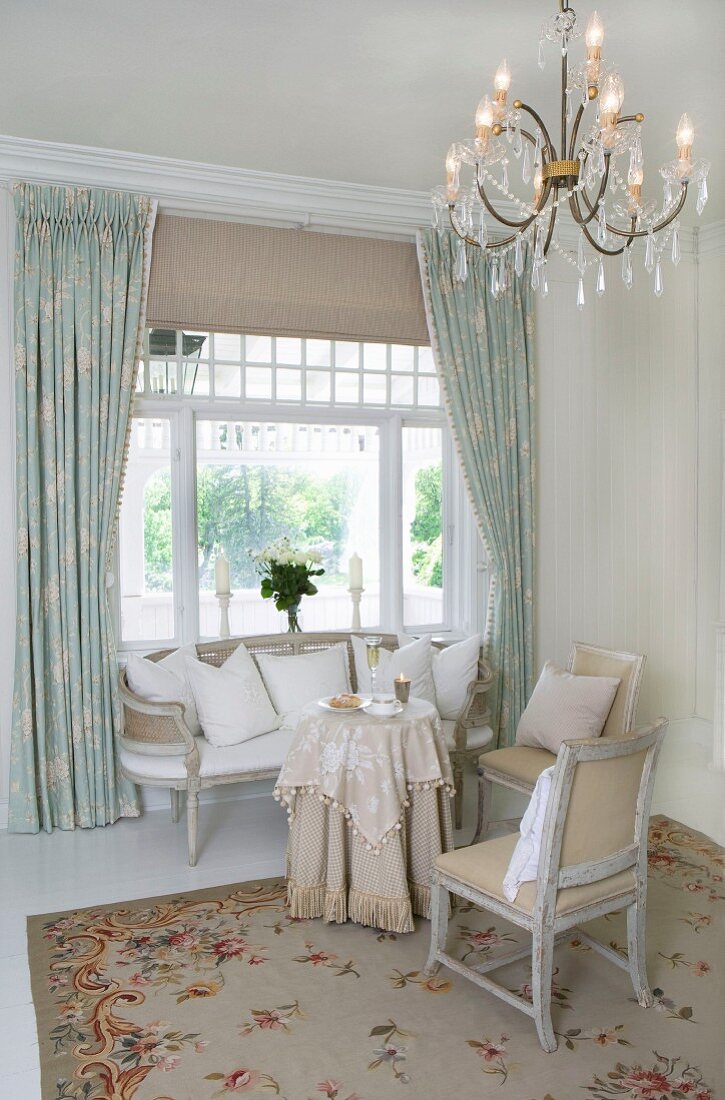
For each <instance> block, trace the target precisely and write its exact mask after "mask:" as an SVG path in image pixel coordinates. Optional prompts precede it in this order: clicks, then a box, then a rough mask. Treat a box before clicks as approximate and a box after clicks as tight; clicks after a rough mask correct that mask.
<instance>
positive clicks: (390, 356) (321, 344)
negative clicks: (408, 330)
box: [137, 329, 441, 410]
mask: <svg viewBox="0 0 725 1100" xmlns="http://www.w3.org/2000/svg"><path fill="white" fill-rule="evenodd" d="M152 333H153V338H151V337H152ZM150 338H151V339H150ZM164 338H165V340H166V342H167V343H168V350H166V349H164V350H163V351H162V350H161V348H162V347H163V343H164ZM154 340H155V342H156V348H154V346H153V342H154ZM137 392H138V393H139V394H140V395H141V394H142V395H144V396H146V397H151V398H163V399H165V400H169V401H174V400H175V401H179V400H181V399H183V398H189V397H193V398H197V399H199V400H207V401H209V402H210V403H212V404H214V403H217V402H220V403H234V402H236V403H239V402H240V401H241V402H243V403H244V405H245V406H246V407H248V408H249V407H254V406H255V405H264V404H270V403H271V404H274V405H277V406H279V405H290V406H294V407H296V408H308V409H320V408H333V407H334V408H349V409H353V408H360V407H364V408H366V409H391V410H392V409H399V410H410V409H419V410H434V409H439V408H440V407H441V398H440V389H439V385H438V379H437V376H436V371H435V364H434V362H433V354H432V351H431V348H430V347H424V346H416V345H403V344H380V343H360V342H356V341H346V340H318V339H312V338H305V337H289V336H257V335H248V334H226V333H211V332H210V333H206V332H197V331H190V330H185V331H183V332H182V331H173V330H171V329H153V330H151V329H149V330H147V333H146V340H145V347H144V355H143V360H142V362H141V364H140V367H139V373H138V385H137Z"/></svg>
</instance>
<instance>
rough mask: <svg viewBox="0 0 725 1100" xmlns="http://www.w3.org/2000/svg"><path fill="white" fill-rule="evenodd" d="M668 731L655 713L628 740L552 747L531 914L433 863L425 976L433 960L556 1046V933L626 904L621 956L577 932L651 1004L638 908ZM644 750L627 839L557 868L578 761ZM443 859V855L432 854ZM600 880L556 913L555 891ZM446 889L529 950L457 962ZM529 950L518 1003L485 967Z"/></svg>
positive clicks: (644, 884)
mask: <svg viewBox="0 0 725 1100" xmlns="http://www.w3.org/2000/svg"><path fill="white" fill-rule="evenodd" d="M666 729H667V720H666V719H664V718H659V719H657V721H656V722H655V723H653V724H652V725H651V726H647V727H645V728H643V729H642V730H639V731H637V732H636V733H633V734H631V735H629V736H627V737H622V738H616V739H615V738H609V739H607V740H603V739H602V738H592V739H590V740H585V741H565V742H564V744H563V745H562V747H561V749H560V750H559V754H558V757H557V762H556V770H555V772H554V775H553V779H552V784H551V793H550V795H549V801H548V805H547V809H546V816H545V820H544V828H543V836H542V844H541V856H540V861H539V873H538V878H537V882H536V896H535V901H534V904H533V907H532V911H531V912H530V913H528V912H525V911H523V910H522V909H517V908H516V907H515V905H509V904H508V903H507V902H505V901H502V900H501V899H499V898H496V897H492V896H491V895H490V894H487V893H484V892H482V891H480V890H477V889H475V888H474V887H472V886H471V885H470V884H468V883H465V882H462V881H460V880H459V879H457V878H455V877H453V876H452V875H450V874H446V873H445V872H444V871H442V870H441V869H440V868H439V867H438V866H435V867H434V869H433V872H432V880H431V942H430V952H429V955H428V960H427V962H426V967H425V972H426V974H427V975H430V974H432V973H433V972H434V971H435V970H436V969H437V968H438V965H439V964H440V963H442V964H443V965H444V966H447V967H449V968H450V969H451V970H454V971H455V972H456V973H457V974H462V975H463V977H465V978H469V979H470V980H471V981H473V982H475V983H476V984H477V985H480V986H481V987H482V988H483V989H487V990H488V991H489V992H490V993H494V994H495V995H496V996H497V997H500V998H501V999H502V1000H503V1001H506V1003H507V1004H509V1005H512V1006H513V1007H514V1008H518V1009H519V1010H520V1011H522V1012H525V1013H526V1014H527V1015H528V1016H533V1018H534V1021H535V1023H536V1030H537V1032H538V1035H539V1041H540V1043H541V1046H542V1047H543V1048H544V1050H545V1051H547V1052H548V1053H550V1052H552V1051H554V1050H556V1048H557V1040H556V1036H555V1034H554V1028H553V1024H552V1020H551V980H552V974H553V955H554V946H555V944H556V941H557V939H558V938H560V937H563V936H564V935H566V934H569V933H570V931H571V929H572V928H575V927H577V926H578V925H579V924H581V923H586V921H590V920H593V919H594V918H595V917H600V916H603V915H604V914H606V913H611V912H612V911H613V910H615V909H623V908H625V907H626V909H627V946H628V955H627V957H626V958H622V956H620V955H619V954H618V953H617V952H616V951H614V950H612V949H611V948H610V947H606V946H605V945H604V944H602V943H600V942H599V941H598V940H596V939H594V938H592V937H591V936H589V935H587V934H586V933H584V932H581V931H580V930H579V931H578V935H579V936H580V937H581V938H582V939H584V940H585V941H586V942H587V943H588V944H589V945H590V946H591V947H592V948H593V949H594V950H595V951H598V952H599V953H600V954H601V955H603V956H604V957H605V958H607V959H609V960H610V961H611V962H613V963H616V964H617V966H620V967H622V968H624V969H625V970H629V974H630V977H631V979H632V985H633V986H634V991H635V994H636V996H637V1000H638V1002H639V1004H640V1005H641V1006H642V1007H643V1008H649V1007H650V1006H651V1005H652V1003H653V997H652V992H651V990H650V987H649V984H648V980H647V970H646V963H645V958H646V956H645V909H646V900H647V823H648V821H649V814H650V804H651V801H652V788H653V785H654V777H655V768H656V764H657V757H658V755H659V751H660V748H661V745H662V740H663V737H664V734H665V730H666ZM643 750H646V755H645V757H644V763H643V767H642V773H641V778H640V782H639V789H638V792H637V800H636V810H635V813H634V829H633V837H632V843H631V844H628V845H626V847H624V848H622V849H620V850H619V851H615V852H612V853H611V854H609V855H608V856H606V857H605V858H599V859H596V860H591V861H585V862H582V863H578V864H576V865H569V866H566V867H562V866H561V865H560V857H561V847H562V840H563V837H564V830H565V827H566V818H567V812H568V809H569V801H570V797H571V792H572V785H573V782H574V774H575V771H576V768H577V766H578V765H579V764H581V763H585V762H590V761H601V760H611V759H613V758H615V757H617V756H628V755H630V754H632V753H639V752H642V751H643ZM607 796H608V792H607V790H606V789H604V790H602V793H601V797H602V798H603V799H606V798H607ZM487 843H492V842H490V841H489V842H486V841H484V842H483V843H481V844H480V845H478V847H479V848H480V851H481V859H482V860H483V859H485V855H486V846H487ZM439 860H440V861H441V862H445V857H439ZM630 867H631V868H632V871H633V883H632V888H631V889H630V890H627V891H626V892H624V893H622V892H621V890H620V891H619V892H617V893H614V894H612V895H611V896H607V893H606V885H605V883H604V880H606V879H607V878H609V877H610V876H611V875H615V874H617V873H618V872H619V871H623V870H626V869H627V868H630ZM599 881H601V882H602V893H601V897H599V898H598V899H597V900H596V901H593V902H591V903H589V904H587V905H584V906H582V907H580V908H577V909H575V910H573V911H570V912H567V913H562V914H561V915H557V913H556V904H557V895H558V892H559V891H560V890H562V889H566V888H567V887H571V886H579V885H584V884H588V883H595V882H599ZM449 894H454V895H457V896H459V897H462V898H465V899H466V900H467V901H472V902H473V903H474V904H475V905H478V906H480V907H481V908H483V909H487V910H489V911H490V912H492V913H496V914H497V915H498V916H500V917H503V918H504V919H505V920H508V921H511V923H513V924H516V925H518V926H519V927H520V928H524V929H526V931H528V932H530V933H531V935H532V944H531V946H530V947H526V948H521V949H519V950H517V951H514V952H512V953H510V954H508V955H505V956H499V957H497V958H494V959H489V960H486V961H485V962H483V963H482V964H480V965H479V966H478V967H475V968H474V967H470V966H466V965H465V964H464V963H462V962H460V960H459V959H456V958H454V957H453V956H452V955H449V954H448V953H447V952H446V950H445V946H446V935H447V929H448V914H449ZM529 952H531V966H532V977H531V989H532V997H533V999H532V1003H529V1002H527V1001H524V1000H522V999H521V998H519V997H517V996H516V995H515V994H513V993H511V992H510V991H509V990H508V989H505V988H504V987H502V986H500V985H498V984H497V983H496V982H494V981H492V980H491V979H490V978H487V977H486V973H487V972H488V971H489V970H496V969H498V968H499V967H501V966H506V965H508V963H510V962H513V961H515V960H516V959H520V958H523V957H525V956H526V955H528V954H529Z"/></svg>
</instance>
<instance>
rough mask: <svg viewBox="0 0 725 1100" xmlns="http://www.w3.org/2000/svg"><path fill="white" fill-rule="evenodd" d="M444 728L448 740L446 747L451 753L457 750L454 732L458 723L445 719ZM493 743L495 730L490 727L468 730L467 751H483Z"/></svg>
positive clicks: (475, 727) (477, 727) (476, 727)
mask: <svg viewBox="0 0 725 1100" xmlns="http://www.w3.org/2000/svg"><path fill="white" fill-rule="evenodd" d="M441 725H442V726H443V736H444V737H445V739H446V745H447V747H448V750H449V752H450V751H451V750H452V749H455V747H456V743H455V741H454V740H453V731H454V730H455V728H456V723H455V722H453V721H452V720H451V719H448V718H444V719H443V721H442V722H441ZM492 741H493V730H492V729H491V727H490V726H474V728H473V729H470V730H468V736H467V739H466V748H467V749H483V748H485V747H486V745H490V744H491V742H492ZM486 759H488V757H486Z"/></svg>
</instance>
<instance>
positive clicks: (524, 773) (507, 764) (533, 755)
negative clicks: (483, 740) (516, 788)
mask: <svg viewBox="0 0 725 1100" xmlns="http://www.w3.org/2000/svg"><path fill="white" fill-rule="evenodd" d="M555 763H556V757H555V756H554V754H553V752H547V751H546V749H528V748H525V747H524V746H523V745H521V746H520V745H514V747H513V748H510V749H495V750H494V751H493V752H487V753H485V754H484V755H483V756H481V757H480V758H479V761H478V765H479V767H480V768H483V769H484V771H485V772H486V773H487V774H488V773H490V775H491V778H492V779H494V780H495V778H496V776H497V775H502V776H505V777H506V778H509V779H516V780H518V781H519V783H525V784H526V785H527V786H530V787H531V789H532V790H533V788H534V784H535V783H536V780H537V779H538V778H539V776H540V775H541V773H542V772H543V770H544V768H550V767H551V765H552V764H555Z"/></svg>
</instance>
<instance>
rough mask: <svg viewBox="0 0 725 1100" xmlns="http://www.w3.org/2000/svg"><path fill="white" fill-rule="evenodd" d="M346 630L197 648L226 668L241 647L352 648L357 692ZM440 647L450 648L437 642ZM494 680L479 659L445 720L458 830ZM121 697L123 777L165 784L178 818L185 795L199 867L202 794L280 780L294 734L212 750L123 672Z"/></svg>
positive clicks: (389, 643)
mask: <svg viewBox="0 0 725 1100" xmlns="http://www.w3.org/2000/svg"><path fill="white" fill-rule="evenodd" d="M350 638H351V635H350V632H349V631H346V632H340V633H335V634H322V633H299V634H262V635H250V636H249V637H240V638H227V639H223V640H220V641H214V642H204V643H200V644H198V645H197V646H196V651H197V655H198V657H199V659H200V660H202V661H204V662H206V663H208V664H212V665H217V666H219V665H222V664H223V663H224V661H226V659H227V658H228V657H229V655H230V654H231V653H232V652H233V650H235V649H236V648H237V646H238V645H239V644H240V643H241V642H243V643H244V645H245V646H246V648H247V649H248V650H249V652H250V653H251V654H252V656H254V655H255V654H257V653H271V654H275V655H277V656H284V655H290V656H292V655H294V654H300V653H310V652H314V651H315V650H320V649H327V648H329V647H330V646H333V645H339V644H340V643H341V642H346V643H347V656H348V668H349V673H350V683H351V686H352V689H353V691H355V690H357V680H356V676H355V661H354V659H353V649H352V642H351V641H350ZM382 638H383V640H382V643H381V644H382V646H383V647H384V648H386V649H390V650H395V649H397V647H398V638H397V636H396V635H395V634H384V635H383V636H382ZM432 644H433V645H434V646H435V647H437V648H443V646H444V644H445V643H440V642H433V643H432ZM172 652H173V650H169V649H166V650H160V651H159V652H157V653H152V654H150V655H149V658H150V660H152V661H160V660H161V659H162V658H163V657H166V656H168V655H169V654H170V653H172ZM491 682H492V675H491V672H490V670H489V668H488V666H487V665H486V664H485V662H483V661H479V667H478V677H477V679H475V680H473V681H472V682H471V683H470V684H469V686H468V692H467V697H466V702H465V705H464V707H463V709H462V711H461V713H460V715H459V717H458V719H457V720H456V721H453V720H449V721H443V723H442V724H443V730H444V734H445V738H446V744H447V746H448V749H449V752H450V755H451V765H452V768H453V774H454V779H455V784H456V792H457V793H456V802H455V816H456V827H457V828H460V827H461V814H462V805H463V771H464V768H465V766H466V764H467V763H471V764H473V765H475V763H476V761H477V760H478V757H479V756H480V754H481V752H482V750H483V749H484V748H486V747H487V746H488V745H489V744H490V742H491V741H492V739H493V733H492V730H491V728H490V726H489V725H488V724H487V723H488V710H487V706H486V698H485V696H486V692H487V691H488V689H489V687H490V686H491ZM119 694H120V700H121V704H122V708H121V709H122V724H121V731H120V734H119V741H120V745H119V754H118V755H119V762H120V766H121V769H122V771H123V773H124V774H125V775H126V776H127V777H128V778H129V779H130V780H131V781H132V782H134V783H138V784H139V785H141V786H153V787H166V788H168V789H169V790H170V792H171V812H172V818H173V820H174V821H178V820H179V810H180V804H179V795H180V792H181V791H186V794H187V805H186V812H187V826H188V840H189V863H190V864H191V866H194V864H195V863H196V854H197V851H196V849H197V817H198V806H199V791H200V790H201V789H203V788H205V787H214V786H217V785H218V784H221V783H245V782H251V781H254V780H258V779H276V778H277V775H278V773H279V770H280V768H281V767H282V764H283V763H284V760H285V756H286V754H287V750H288V748H289V746H290V743H291V741H292V738H293V736H294V731H292V730H290V729H277V730H274V731H272V732H271V733H265V734H262V735H261V736H259V737H254V738H252V739H251V740H248V741H244V742H242V743H241V744H238V745H231V746H227V747H225V748H215V747H214V746H213V745H211V744H209V742H208V741H207V740H206V739H205V738H204V737H203V736H200V735H197V736H194V735H193V734H192V732H191V731H190V729H189V727H188V726H187V724H186V722H185V720H184V710H185V708H184V705H183V703H181V702H178V703H175V702H170V703H153V702H149V701H148V700H145V699H142V698H141V697H140V696H139V695H136V694H134V692H133V691H131V689H130V688H129V686H128V683H127V681H126V673H125V669H124V668H121V669H120V672H119Z"/></svg>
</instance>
